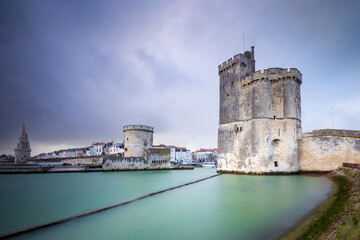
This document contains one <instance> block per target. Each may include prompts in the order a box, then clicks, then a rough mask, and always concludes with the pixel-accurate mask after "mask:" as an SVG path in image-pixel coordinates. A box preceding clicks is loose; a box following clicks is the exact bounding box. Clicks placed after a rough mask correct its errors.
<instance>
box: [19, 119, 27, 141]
mask: <svg viewBox="0 0 360 240" xmlns="http://www.w3.org/2000/svg"><path fill="white" fill-rule="evenodd" d="M20 137H21V138H27V133H26V130H25V122H23V126H22V131H21V135H20Z"/></svg>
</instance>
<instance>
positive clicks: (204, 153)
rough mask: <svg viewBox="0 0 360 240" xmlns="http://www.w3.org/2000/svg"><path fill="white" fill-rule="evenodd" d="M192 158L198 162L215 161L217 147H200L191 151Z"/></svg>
mask: <svg viewBox="0 0 360 240" xmlns="http://www.w3.org/2000/svg"><path fill="white" fill-rule="evenodd" d="M193 159H194V160H196V161H199V162H217V149H216V148H213V149H211V148H210V149H202V148H201V149H200V150H197V151H195V152H193Z"/></svg>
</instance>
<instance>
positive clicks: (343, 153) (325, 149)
mask: <svg viewBox="0 0 360 240" xmlns="http://www.w3.org/2000/svg"><path fill="white" fill-rule="evenodd" d="M343 163H358V164H360V131H353V130H338V129H323V130H315V131H312V132H310V133H305V134H303V136H302V140H301V142H300V146H299V165H300V171H332V170H334V169H337V168H338V167H342V165H343Z"/></svg>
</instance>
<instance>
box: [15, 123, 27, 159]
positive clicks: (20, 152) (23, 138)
mask: <svg viewBox="0 0 360 240" xmlns="http://www.w3.org/2000/svg"><path fill="white" fill-rule="evenodd" d="M14 151H15V163H17V164H24V163H26V161H27V160H28V159H30V156H31V154H30V153H31V149H30V141H29V138H28V134H27V133H26V129H25V122H23V125H22V130H21V135H20V137H19V141H18V143H17V146H16V148H15V149H14Z"/></svg>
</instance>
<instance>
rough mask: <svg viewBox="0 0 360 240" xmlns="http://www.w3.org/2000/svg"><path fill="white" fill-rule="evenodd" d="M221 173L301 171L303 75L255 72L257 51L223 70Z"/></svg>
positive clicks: (233, 60) (292, 71) (221, 67)
mask: <svg viewBox="0 0 360 240" xmlns="http://www.w3.org/2000/svg"><path fill="white" fill-rule="evenodd" d="M218 73H219V77H220V115H219V129H218V171H219V172H237V173H282V172H283V173H289V172H297V171H299V161H298V146H299V141H300V140H301V98H300V85H301V83H302V74H301V73H300V72H299V71H298V70H297V69H296V68H291V69H290V70H288V69H283V68H269V69H265V70H263V71H256V72H255V56H254V47H251V51H246V52H244V53H243V54H238V55H235V56H234V57H233V58H231V59H229V60H228V61H227V62H224V63H223V64H221V65H219V67H218Z"/></svg>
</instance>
